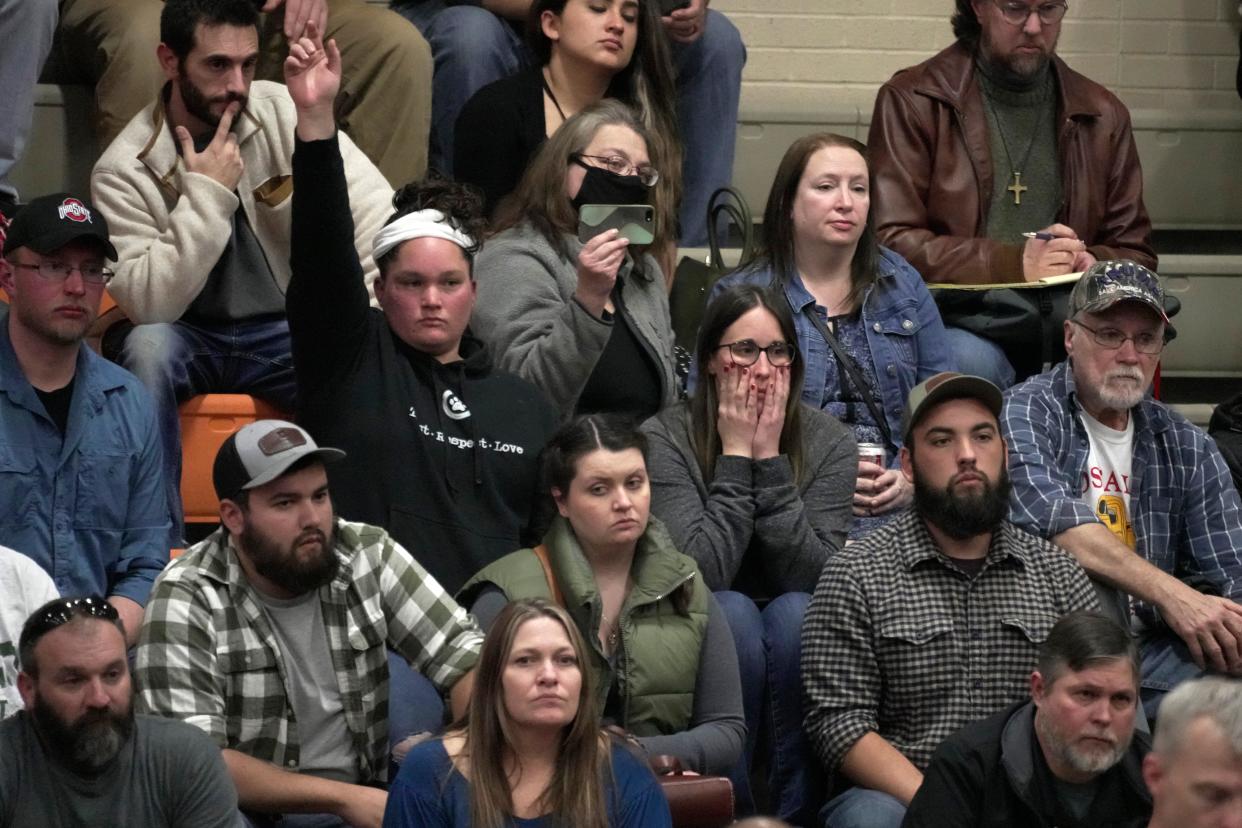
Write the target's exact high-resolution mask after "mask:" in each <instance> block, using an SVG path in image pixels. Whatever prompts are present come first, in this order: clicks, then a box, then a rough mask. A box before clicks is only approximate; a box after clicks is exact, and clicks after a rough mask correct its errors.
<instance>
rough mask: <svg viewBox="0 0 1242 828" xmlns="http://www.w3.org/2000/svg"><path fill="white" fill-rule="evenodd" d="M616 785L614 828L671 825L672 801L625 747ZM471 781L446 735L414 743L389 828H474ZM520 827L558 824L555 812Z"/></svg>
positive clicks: (393, 793) (391, 805) (393, 798)
mask: <svg viewBox="0 0 1242 828" xmlns="http://www.w3.org/2000/svg"><path fill="white" fill-rule="evenodd" d="M611 782H612V784H610V785H608V786H607V789H606V790H605V792H604V795H605V798H606V799H607V802H608V824H609V826H611V828H671V826H672V824H673V821H672V817H671V816H670V815H669V811H668V802H667V801H666V800H665V798H664V792H663V791H661V790H660V784H659V783H658V782H656V779H655V775H654V774H653V773H652V772H651V770H650V769H649V768H648V767H647V766H646V765H644V764H643V763H642V762H640V761H639V760H638V759H636V758H635V757H634V756H633V754H631V753H630V752H629V751H628V750H626V749H625V748H624V747H622V746H620V745H615V744H614V745H613V748H612V779H611ZM470 824H471V823H470V783H469V782H467V781H466V778H465V777H464V776H462V775H461V774H460V773H459V772H458V771H457V770H456V769H455V768H454V767H453V762H452V760H451V759H449V756H448V753H446V752H445V750H444V742H443V740H441V739H429V740H427V741H425V742H421V743H420V744H417V745H415V746H414V747H413V748H411V749H410V752H409V754H407V755H406V757H405V761H404V762H402V763H401V770H400V771H398V773H397V778H396V779H395V780H394V781H393V783H392V787H391V788H390V789H389V791H388V806H387V808H386V809H385V810H384V828H470ZM508 824H509V825H512V826H515V828H544V827H545V826H547V828H553V826H556V825H558V824H559V823H557V822H555V821H554V820H553V819H552V817H551V816H542V817H535V818H534V819H517V818H514V819H512V820H511V821H510V822H509V823H508Z"/></svg>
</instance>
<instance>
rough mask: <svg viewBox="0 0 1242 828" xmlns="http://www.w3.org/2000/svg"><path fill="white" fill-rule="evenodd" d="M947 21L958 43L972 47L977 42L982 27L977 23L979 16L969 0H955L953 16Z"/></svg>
mask: <svg viewBox="0 0 1242 828" xmlns="http://www.w3.org/2000/svg"><path fill="white" fill-rule="evenodd" d="M949 23H950V24H951V25H952V26H953V36H954V37H956V38H957V39H958V41H959V42H960V43H964V44H966V45H967V46H969V47H970V48H971V49H973V48H974V47H975V44H976V43H978V42H979V35H980V34H981V33H982V32H983V27H982V26H981V25H980V23H979V18H978V16H977V15H976V14H975V10H974V8H973V7H972V6H971V3H970V0H957V7H956V10H955V11H954V12H953V17H952V18H950V19H949Z"/></svg>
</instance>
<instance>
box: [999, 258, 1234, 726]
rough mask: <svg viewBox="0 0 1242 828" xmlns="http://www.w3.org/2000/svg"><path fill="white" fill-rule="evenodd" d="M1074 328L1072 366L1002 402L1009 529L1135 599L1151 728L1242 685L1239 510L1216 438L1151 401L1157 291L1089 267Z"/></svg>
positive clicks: (1124, 609)
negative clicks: (1162, 711)
mask: <svg viewBox="0 0 1242 828" xmlns="http://www.w3.org/2000/svg"><path fill="white" fill-rule="evenodd" d="M1068 316H1069V319H1068V320H1067V321H1066V322H1065V350H1066V353H1067V354H1068V355H1069V357H1068V358H1067V359H1066V361H1065V362H1063V363H1061V364H1060V365H1058V366H1056V367H1055V368H1053V369H1051V370H1050V371H1047V372H1045V373H1043V374H1040V375H1038V376H1035V377H1032V378H1031V379H1029V380H1028V381H1027V382H1025V383H1023V384H1022V385H1019V386H1017V387H1016V388H1013V389H1011V390H1010V392H1009V394H1008V397H1007V399H1006V401H1005V410H1004V413H1003V415H1002V420H1003V423H1004V426H1005V434H1006V436H1007V438H1008V440H1009V466H1010V469H1011V470H1012V472H1013V494H1012V498H1011V502H1010V508H1011V512H1010V514H1011V518H1010V519H1011V520H1013V522H1014V523H1016V524H1017V525H1019V526H1021V527H1023V528H1025V529H1026V530H1027V531H1030V532H1034V533H1035V534H1037V535H1040V536H1041V537H1044V538H1048V539H1049V540H1051V541H1053V542H1054V543H1056V544H1057V545H1058V546H1061V547H1064V548H1065V549H1067V550H1069V551H1070V552H1072V553H1073V554H1074V556H1075V557H1076V558H1077V559H1078V562H1079V563H1080V564H1082V566H1083V568H1084V569H1086V570H1087V572H1088V574H1090V575H1091V576H1092V578H1094V579H1096V580H1097V581H1099V582H1102V584H1103V585H1104V586H1105V587H1115V588H1116V590H1119V591H1120V592H1122V593H1126V594H1128V595H1129V600H1128V601H1126V600H1121V601H1118V602H1115V603H1116V604H1117V607H1116V609H1117V610H1118V614H1119V618H1118V620H1121V621H1123V622H1125V623H1127V624H1129V623H1133V625H1134V626H1135V627H1136V628H1137V629H1138V630H1139V632H1140V640H1139V649H1140V652H1141V653H1142V655H1143V677H1142V696H1143V704H1144V708H1145V709H1146V712H1147V715H1148V717H1149V718H1153V719H1154V718H1157V711H1158V708H1159V703H1160V699H1161V698H1162V697H1163V695H1164V693H1166V692H1167V691H1168V690H1170V689H1172V688H1173V687H1174V686H1175V685H1177V684H1178V683H1180V682H1182V681H1185V680H1186V679H1188V678H1193V677H1196V676H1199V675H1201V674H1202V673H1203V672H1204V671H1205V670H1206V671H1210V672H1214V673H1222V674H1228V675H1233V676H1239V675H1242V605H1239V604H1238V601H1239V599H1240V598H1242V503H1239V500H1238V493H1237V490H1236V489H1235V487H1234V485H1233V480H1232V478H1231V477H1230V474H1229V468H1228V466H1227V465H1226V464H1225V460H1224V458H1223V457H1221V454H1220V451H1219V450H1218V449H1217V448H1216V443H1215V442H1214V441H1213V440H1212V438H1211V437H1209V436H1208V435H1207V434H1206V433H1205V432H1204V431H1203V430H1202V429H1200V428H1198V427H1197V426H1195V425H1193V424H1192V423H1190V422H1189V421H1188V420H1187V419H1186V418H1185V417H1183V416H1182V415H1181V414H1179V413H1177V411H1175V410H1173V409H1172V408H1170V407H1169V406H1167V405H1165V404H1163V403H1161V402H1159V401H1157V400H1154V399H1152V398H1151V397H1149V396H1148V390H1149V389H1150V387H1151V384H1152V378H1153V377H1154V376H1155V373H1156V368H1157V366H1158V365H1159V363H1160V354H1161V352H1162V351H1163V350H1164V346H1165V344H1166V343H1167V342H1168V341H1169V340H1170V339H1172V337H1173V333H1174V332H1173V328H1172V326H1171V325H1169V320H1168V317H1167V316H1166V315H1165V312H1164V289H1163V288H1162V287H1161V284H1160V279H1159V277H1158V276H1157V275H1156V274H1155V273H1153V272H1152V271H1150V270H1148V269H1147V268H1145V267H1143V266H1142V265H1139V264H1136V263H1135V262H1130V261H1105V262H1097V263H1096V264H1094V265H1092V266H1091V267H1090V268H1089V269H1088V270H1087V272H1086V273H1085V274H1083V277H1082V279H1081V280H1080V281H1079V282H1078V283H1077V285H1076V286H1075V287H1074V290H1073V292H1072V293H1071V294H1070V300H1069V312H1068ZM1105 594H1106V595H1107V596H1109V597H1110V598H1111V597H1116V595H1117V593H1116V592H1115V591H1114V590H1112V589H1108V590H1106V593H1105ZM1109 603H1114V602H1112V601H1110V602H1109Z"/></svg>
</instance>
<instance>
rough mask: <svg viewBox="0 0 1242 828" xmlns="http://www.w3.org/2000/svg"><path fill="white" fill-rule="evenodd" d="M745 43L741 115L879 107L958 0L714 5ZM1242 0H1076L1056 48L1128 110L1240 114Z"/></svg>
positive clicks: (733, 0)
mask: <svg viewBox="0 0 1242 828" xmlns="http://www.w3.org/2000/svg"><path fill="white" fill-rule="evenodd" d="M712 8H715V9H717V10H719V11H722V12H725V13H726V14H728V15H729V17H730V19H731V20H733V22H734V23H735V24H736V25H737V26H738V28H739V29H740V30H741V32H742V36H743V38H744V39H745V41H746V45H747V49H748V51H749V60H748V63H747V66H746V72H745V75H744V76H743V78H744V85H743V91H742V109H743V112H746V111H748V110H750V111H753V110H755V109H760V110H767V109H771V108H776V109H778V110H781V111H790V110H802V111H805V112H807V113H811V112H815V111H817V110H820V111H822V110H830V109H833V108H840V107H842V106H856V107H859V108H860V109H862V110H863V111H864V112H870V111H871V106H872V103H873V102H874V99H875V91H876V89H877V88H878V87H879V85H880V84H881V83H883V82H884V81H885V80H887V79H888V78H889V76H891V75H892V73H893V72H894V71H896V70H897V69H900V68H902V67H904V66H909V65H911V64H914V63H918V62H919V61H921V60H923V59H925V58H926V57H928V56H930V55H932V54H933V53H935V52H936V51H938V50H939V49H941V48H943V47H944V46H946V45H948V44H949V43H950V42H951V41H952V38H953V35H952V32H951V31H950V28H949V16H950V14H951V13H952V10H953V0H712ZM1240 27H1242V17H1240V16H1239V14H1238V2H1237V0H1070V9H1069V13H1068V14H1067V15H1066V17H1065V21H1064V22H1063V23H1062V30H1061V43H1060V46H1059V47H1058V53H1059V54H1060V55H1061V56H1062V57H1063V58H1065V59H1066V61H1067V62H1068V63H1069V64H1070V65H1071V66H1073V67H1074V68H1075V69H1077V70H1078V71H1080V72H1082V73H1083V74H1085V75H1087V76H1088V77H1091V78H1093V79H1094V80H1096V81H1098V82H1100V83H1102V84H1104V85H1105V86H1107V87H1109V88H1110V89H1112V90H1114V91H1115V92H1116V93H1117V94H1118V95H1119V96H1120V97H1121V99H1122V100H1123V101H1125V103H1126V104H1127V105H1128V106H1129V107H1130V108H1131V109H1165V110H1167V109H1185V110H1203V109H1222V110H1225V109H1229V110H1234V111H1237V110H1239V109H1242V101H1239V100H1238V96H1237V93H1236V91H1235V90H1234V75H1235V72H1236V69H1237V64H1238V29H1239V28H1240Z"/></svg>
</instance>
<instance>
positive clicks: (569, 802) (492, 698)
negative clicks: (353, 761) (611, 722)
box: [462, 598, 612, 828]
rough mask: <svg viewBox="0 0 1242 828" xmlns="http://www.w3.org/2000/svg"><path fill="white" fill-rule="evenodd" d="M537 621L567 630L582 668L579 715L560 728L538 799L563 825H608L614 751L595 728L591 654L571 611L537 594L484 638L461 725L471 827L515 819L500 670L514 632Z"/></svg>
mask: <svg viewBox="0 0 1242 828" xmlns="http://www.w3.org/2000/svg"><path fill="white" fill-rule="evenodd" d="M537 618H551V619H553V620H555V621H556V622H557V623H559V624H560V625H561V626H562V627H563V628H564V629H565V634H566V635H567V636H568V637H569V643H570V645H571V646H572V647H573V650H574V655H575V656H576V657H577V659H578V667H579V670H580V671H581V673H582V686H581V689H580V690H579V693H578V715H577V716H575V717H574V720H573V722H572V723H571V724H569V725H568V726H566V727H565V729H564V730H563V731H562V735H561V746H560V752H559V755H558V756H557V761H556V771H555V773H554V774H553V776H552V781H551V782H549V783H548V787H547V789H545V790H544V792H543V794H542V796H541V797H540V803H541V804H542V806H543V807H544V808H545V809H546V812H547V813H550V814H552V815H553V817H554V819H555V820H556V821H557V823H558V824H560V825H564V826H573V828H580V827H581V828H608V815H607V814H608V803H607V801H606V794H605V785H604V780H605V779H606V778H607V777H609V776H611V774H612V761H611V748H610V742H609V740H608V737H607V736H605V735H604V734H603V733H602V732H601V730H600V722H599V716H600V714H599V710H598V709H597V706H596V702H595V691H594V676H593V672H592V670H591V668H590V664H589V663H588V659H589V657H590V656H589V654H588V651H587V648H586V643H585V642H584V641H583V638H582V634H581V633H580V632H578V628H577V626H575V625H574V622H573V619H571V618H570V617H569V614H568V613H567V612H565V610H563V609H562V608H561V607H559V606H557V605H555V604H552V603H549V602H548V601H545V600H543V599H541V598H530V599H523V600H519V601H514V602H512V603H511V604H509V605H508V606H507V607H505V608H504V609H503V610H501V612H500V615H498V616H496V620H495V621H494V622H493V624H492V628H491V630H490V631H489V632H488V634H487V638H486V640H484V642H483V652H482V653H481V655H480V656H479V664H478V668H477V675H476V677H475V682H474V694H473V695H472V696H471V698H470V709H469V714H468V717H467V719H466V722H465V723H464V724H465V726H464V732H465V736H466V744H465V747H464V748H463V751H462V752H463V755H464V756H465V757H466V758H467V762H468V764H469V771H470V824H471V825H473V826H475V828H501V826H503V825H505V824H506V823H507V821H508V820H509V819H510V818H511V817H512V816H513V792H512V787H511V786H510V784H509V776H508V773H507V772H506V769H505V765H506V760H507V758H508V757H510V756H512V752H513V747H512V745H513V739H512V736H511V733H512V724H511V722H510V720H509V713H508V711H507V710H506V708H505V698H504V671H505V666H506V664H507V663H508V661H509V654H510V652H511V651H512V650H513V642H514V639H516V638H517V633H518V629H519V628H520V627H521V626H522V625H523V624H525V623H526V622H527V621H532V620H534V619H537Z"/></svg>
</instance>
